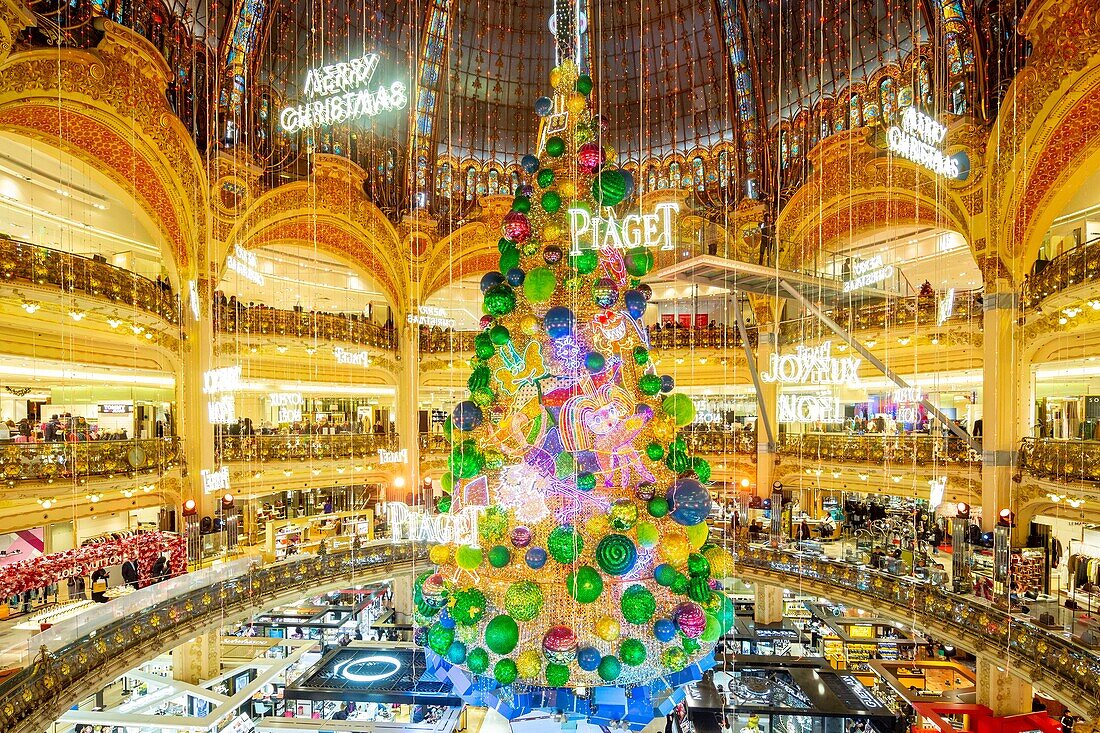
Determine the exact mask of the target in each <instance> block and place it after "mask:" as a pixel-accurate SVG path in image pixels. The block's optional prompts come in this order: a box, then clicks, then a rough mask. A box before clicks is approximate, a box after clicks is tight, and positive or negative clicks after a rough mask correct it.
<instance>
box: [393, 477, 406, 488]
mask: <svg viewBox="0 0 1100 733" xmlns="http://www.w3.org/2000/svg"><path fill="white" fill-rule="evenodd" d="M393 485H394V486H396V487H397V488H399V489H403V488H405V477H404V476H394V477H393Z"/></svg>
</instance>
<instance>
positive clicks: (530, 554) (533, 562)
mask: <svg viewBox="0 0 1100 733" xmlns="http://www.w3.org/2000/svg"><path fill="white" fill-rule="evenodd" d="M523 559H524V560H526V561H527V567H529V568H531V569H532V570H538V569H539V568H541V567H542V566H543V565H545V564H546V550H544V549H542V548H541V547H532V548H531V549H529V550H527V554H526V555H524V556H523Z"/></svg>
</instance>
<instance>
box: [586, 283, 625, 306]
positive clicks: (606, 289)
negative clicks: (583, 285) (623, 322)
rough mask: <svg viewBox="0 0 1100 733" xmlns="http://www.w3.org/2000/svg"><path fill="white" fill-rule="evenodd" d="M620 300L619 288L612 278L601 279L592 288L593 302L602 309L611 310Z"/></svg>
mask: <svg viewBox="0 0 1100 733" xmlns="http://www.w3.org/2000/svg"><path fill="white" fill-rule="evenodd" d="M618 300H619V288H618V286H617V285H616V284H615V281H614V280H613V279H612V278H610V277H601V278H600V279H599V280H597V281H596V284H595V285H593V286H592V302H594V303H595V304H596V305H598V306H599V307H601V308H610V307H611V306H613V305H615V303H616V302H617V301H618Z"/></svg>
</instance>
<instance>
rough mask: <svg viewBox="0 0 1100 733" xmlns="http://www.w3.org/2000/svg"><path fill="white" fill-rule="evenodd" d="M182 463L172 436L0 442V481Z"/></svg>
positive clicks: (152, 468)
mask: <svg viewBox="0 0 1100 733" xmlns="http://www.w3.org/2000/svg"><path fill="white" fill-rule="evenodd" d="M182 463H183V445H182V442H181V441H180V439H179V438H175V437H172V438H149V439H143V440H89V441H82V442H72V443H12V442H9V443H0V480H3V481H8V482H14V481H48V480H53V479H69V478H87V477H91V476H106V477H112V476H117V475H129V474H132V473H135V472H148V471H156V472H164V471H168V470H171V469H172V468H174V467H175V466H177V465H180V464H182Z"/></svg>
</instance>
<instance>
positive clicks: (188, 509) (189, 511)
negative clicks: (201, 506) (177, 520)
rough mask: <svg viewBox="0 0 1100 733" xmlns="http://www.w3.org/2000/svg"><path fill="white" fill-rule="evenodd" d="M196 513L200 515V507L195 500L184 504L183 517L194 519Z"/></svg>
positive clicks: (189, 500)
mask: <svg viewBox="0 0 1100 733" xmlns="http://www.w3.org/2000/svg"><path fill="white" fill-rule="evenodd" d="M196 513H198V505H197V504H196V503H195V500H194V499H188V500H187V501H185V502H183V516H185V517H193V516H195V514H196Z"/></svg>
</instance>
